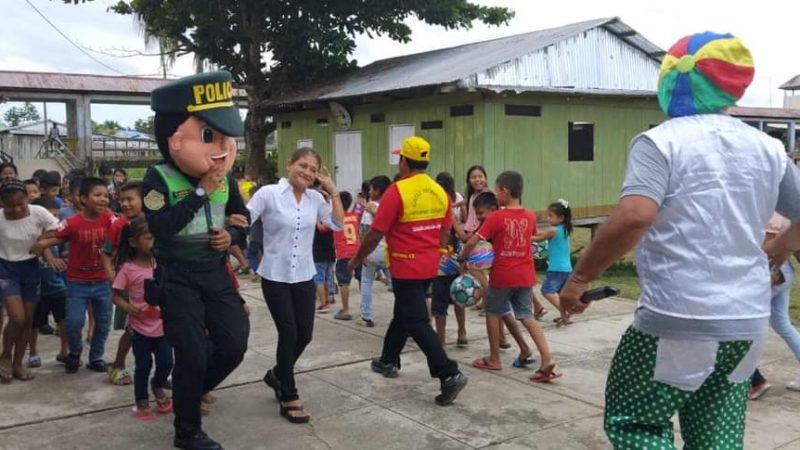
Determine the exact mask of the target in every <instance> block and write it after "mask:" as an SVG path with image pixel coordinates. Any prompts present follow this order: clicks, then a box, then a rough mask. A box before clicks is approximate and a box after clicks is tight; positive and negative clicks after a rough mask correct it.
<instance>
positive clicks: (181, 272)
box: [156, 260, 250, 435]
mask: <svg viewBox="0 0 800 450" xmlns="http://www.w3.org/2000/svg"><path fill="white" fill-rule="evenodd" d="M156 279H157V282H158V284H159V285H160V287H161V289H160V291H161V292H160V294H161V295H160V300H161V301H160V303H161V308H162V317H163V319H164V334H165V335H166V337H167V340H168V341H169V343H170V345H172V347H173V348H174V350H175V368H174V370H173V374H172V384H173V391H172V394H173V404H174V411H175V431H176V433H178V434H181V435H183V434H192V433H194V432H196V431H198V430H199V429H200V425H201V421H200V397H202V396H203V394H205V393H206V392H209V391H211V390H212V389H214V388H215V387H216V386H217V385H218V384H219V383H221V382H222V380H224V379H225V377H227V376H228V375H229V374H230V373H231V372H233V370H234V369H235V368H236V367H237V366H238V365H239V363H241V362H242V358H244V353H245V351H246V350H247V337H248V335H249V334H250V322H249V319H248V318H247V315H246V314H245V311H244V308H243V302H242V298H241V297H240V296H239V293H238V292H237V291H236V289H235V288H234V286H233V281H232V280H231V276H230V274H229V273H228V272H227V270H226V269H225V266H224V265H223V262H222V261H221V260H220V261H216V262H213V263H198V262H186V263H175V262H174V261H159V266H158V269H157V271H156Z"/></svg>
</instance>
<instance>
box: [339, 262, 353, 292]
mask: <svg viewBox="0 0 800 450" xmlns="http://www.w3.org/2000/svg"><path fill="white" fill-rule="evenodd" d="M348 264H350V259H349V258H348V259H340V260H338V261H336V282H337V283H339V286H350V282H351V281H352V280H353V276H352V275H350V273H349V272H348V271H347V265H348Z"/></svg>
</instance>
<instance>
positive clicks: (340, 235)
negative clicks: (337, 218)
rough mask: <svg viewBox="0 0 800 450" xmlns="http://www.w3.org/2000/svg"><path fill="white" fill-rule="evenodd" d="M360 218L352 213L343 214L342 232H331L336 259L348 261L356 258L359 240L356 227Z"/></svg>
mask: <svg viewBox="0 0 800 450" xmlns="http://www.w3.org/2000/svg"><path fill="white" fill-rule="evenodd" d="M360 222H361V217H360V216H359V215H358V214H356V213H354V212H347V213H344V221H343V223H342V231H334V232H333V243H334V245H335V246H336V259H337V260H342V259H350V258H352V257H353V256H356V252H357V251H358V247H359V246H360V245H361V239H360V238H359V236H358V226H359V223H360Z"/></svg>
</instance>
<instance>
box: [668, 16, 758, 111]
mask: <svg viewBox="0 0 800 450" xmlns="http://www.w3.org/2000/svg"><path fill="white" fill-rule="evenodd" d="M754 72H755V69H754V68H753V58H752V56H751V55H750V50H748V49H747V47H745V46H744V44H742V41H741V40H739V38H737V37H734V36H733V35H731V34H717V33H712V32H710V31H707V32H705V33H699V34H693V35H691V36H686V37H685V38H683V39H681V40H679V41H678V42H677V43H675V45H673V46H672V47H671V48H670V49H669V51H668V52H667V54H666V56H664V60H663V61H662V63H661V73H660V74H659V78H658V103H659V105H661V109H662V110H663V111H664V112H665V113H666V114H667V115H668V116H670V117H681V116H689V115H693V114H709V113H715V112H718V111H721V110H723V109H725V108H727V107H729V106H733V105H735V104H736V101H737V100H739V99H740V98H741V97H742V95H744V91H745V89H747V86H749V85H750V82H752V81H753V73H754Z"/></svg>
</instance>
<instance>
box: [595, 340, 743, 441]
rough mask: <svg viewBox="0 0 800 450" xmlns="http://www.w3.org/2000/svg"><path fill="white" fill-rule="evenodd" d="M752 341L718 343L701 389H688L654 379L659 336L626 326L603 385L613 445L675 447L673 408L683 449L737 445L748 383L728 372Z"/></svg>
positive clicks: (741, 426)
mask: <svg viewBox="0 0 800 450" xmlns="http://www.w3.org/2000/svg"><path fill="white" fill-rule="evenodd" d="M750 345H751V342H750V341H735V342H721V343H720V344H719V349H718V351H717V359H716V363H715V365H714V372H713V373H712V374H711V375H710V376H709V377H708V378H707V379H706V380H705V382H704V383H703V385H702V386H701V387H700V389H698V390H697V391H695V392H689V391H683V390H680V389H677V388H674V387H672V386H669V385H666V384H664V383H661V382H658V381H655V380H654V379H653V374H654V369H655V364H656V350H657V346H658V338H657V337H655V336H650V335H647V334H644V333H642V332H640V331H638V330H636V329H634V328H633V327H630V328H628V330H627V331H626V332H625V334H624V335H623V336H622V341H620V344H619V346H618V347H617V351H616V354H615V355H614V360H613V361H612V363H611V371H610V372H609V374H608V382H607V384H606V410H605V431H606V434H607V435H608V438H609V440H610V441H611V443H612V444H613V445H614V448H615V449H617V450H620V449H622V450H628V449H647V450H661V449H664V450H667V449H674V448H675V444H674V439H673V438H674V436H673V425H672V420H671V419H672V416H673V415H674V413H675V412H676V411H677V412H678V417H679V419H680V424H681V433H682V435H683V440H684V442H685V446H684V449H686V450H729V449H741V448H742V439H743V436H744V414H745V407H746V406H747V392H748V388H749V384H750V383H749V380H747V381H746V382H743V383H731V382H729V381H728V375H730V374H731V372H733V371H734V369H736V366H737V365H738V364H739V362H740V361H741V360H742V358H744V357H745V355H746V354H747V352H748V351H749V350H750Z"/></svg>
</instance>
